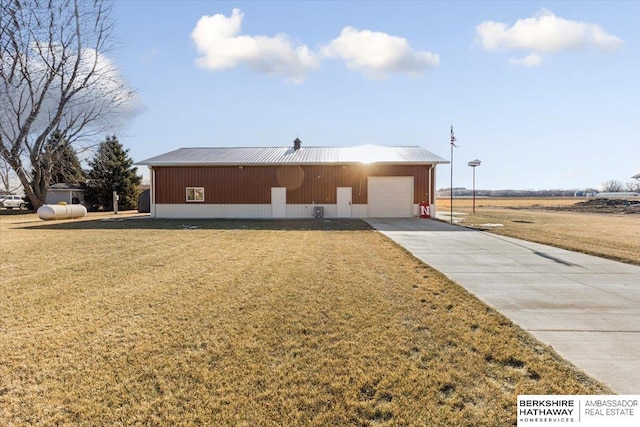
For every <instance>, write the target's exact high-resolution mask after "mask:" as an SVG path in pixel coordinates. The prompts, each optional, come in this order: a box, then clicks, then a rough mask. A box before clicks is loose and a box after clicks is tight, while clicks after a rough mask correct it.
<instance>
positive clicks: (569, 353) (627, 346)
mask: <svg viewBox="0 0 640 427" xmlns="http://www.w3.org/2000/svg"><path fill="white" fill-rule="evenodd" d="M367 222H368V223H369V224H371V226H373V227H374V228H376V229H377V230H379V231H380V232H381V233H383V234H385V235H386V236H388V237H389V238H391V239H392V240H394V241H395V242H397V243H398V244H399V245H401V246H403V247H404V248H406V249H407V250H409V251H410V252H411V253H412V254H413V255H415V256H416V257H417V258H419V259H421V260H422V261H424V262H425V263H426V264H428V265H430V266H432V267H433V268H435V269H437V270H438V271H440V272H442V273H443V274H445V275H446V276H447V277H449V278H450V279H451V280H453V281H455V282H457V283H458V284H459V285H461V286H462V287H464V288H465V289H467V290H468V291H469V292H471V293H473V294H475V295H476V296H477V297H478V298H480V299H481V300H482V301H484V302H485V303H486V304H488V305H490V306H492V307H493V308H495V309H496V310H498V311H500V312H501V313H502V314H504V315H505V316H507V317H509V318H510V319H511V320H512V321H513V322H514V323H517V324H518V325H519V326H520V327H522V328H523V329H525V330H527V331H528V332H530V333H531V334H533V335H534V336H535V337H536V338H537V339H539V340H540V341H542V342H544V343H546V344H549V345H551V346H552V347H553V348H554V350H555V351H556V352H558V353H559V354H560V355H561V356H562V357H564V358H565V359H567V360H569V361H571V362H572V363H573V364H574V365H575V366H577V367H578V368H580V369H582V370H583V371H584V372H586V373H587V374H589V375H590V376H592V377H593V378H596V379H598V380H599V381H601V382H603V383H604V384H606V385H608V386H609V387H610V388H611V389H612V390H613V391H615V392H617V393H619V394H640V267H638V266H633V265H629V264H624V263H620V262H616V261H610V260H607V259H603V258H598V257H594V256H590V255H584V254H581V253H577V252H571V251H566V250H563V249H558V248H554V247H551V246H545V245H540V244H536V243H531V242H527V241H524V240H519V239H513V238H509V237H503V236H498V235H495V234H491V233H485V232H481V231H475V230H470V229H467V228H463V227H458V226H452V225H450V224H447V223H443V222H439V221H433V220H427V219H369V220H367Z"/></svg>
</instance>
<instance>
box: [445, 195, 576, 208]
mask: <svg viewBox="0 0 640 427" xmlns="http://www.w3.org/2000/svg"><path fill="white" fill-rule="evenodd" d="M584 200H586V199H584V198H580V199H579V198H576V197H557V198H556V197H550V198H537V197H504V198H499V197H491V198H487V197H477V198H476V209H477V208H479V207H505V206H517V207H531V206H536V205H539V206H569V205H573V204H575V203H577V202H581V201H584ZM437 203H438V208H440V209H443V208H444V209H447V210H448V209H449V206H450V205H451V200H450V199H449V198H442V199H438V200H437ZM453 206H454V207H455V208H456V209H457V208H469V209H471V208H472V206H473V199H472V198H464V199H453Z"/></svg>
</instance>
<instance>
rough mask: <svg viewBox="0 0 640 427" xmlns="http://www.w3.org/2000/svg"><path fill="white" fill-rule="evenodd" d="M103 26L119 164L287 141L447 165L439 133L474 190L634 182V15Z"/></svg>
mask: <svg viewBox="0 0 640 427" xmlns="http://www.w3.org/2000/svg"><path fill="white" fill-rule="evenodd" d="M113 18H115V22H116V33H115V37H116V40H117V43H116V44H115V46H114V48H113V50H112V51H111V52H110V53H109V57H110V58H111V59H112V60H113V61H114V62H115V63H116V64H117V66H118V67H119V68H120V70H121V73H122V77H123V78H124V79H126V81H127V82H128V84H129V85H130V86H131V87H133V88H134V89H135V90H136V91H137V102H138V103H139V106H140V108H139V113H138V114H137V116H136V117H135V118H133V119H132V120H131V121H130V122H129V123H128V125H127V126H126V127H125V128H124V129H121V130H119V131H118V135H119V138H120V141H121V142H122V143H123V144H124V145H125V147H126V148H128V149H129V150H130V155H131V157H132V158H133V159H134V160H135V161H141V160H143V159H146V158H149V157H152V156H155V155H158V154H161V153H164V152H167V151H170V150H174V149H177V148H180V147H196V146H286V145H290V144H291V141H292V140H293V139H295V138H296V137H299V138H300V139H301V140H302V141H303V146H304V145H309V146H355V145H361V144H379V145H418V146H421V147H423V148H425V149H427V150H430V151H432V152H434V153H436V154H438V155H440V156H441V157H444V158H445V159H449V156H450V145H449V136H450V135H449V133H450V126H451V125H453V126H454V130H455V135H456V138H457V145H458V147H457V148H455V151H454V186H456V187H467V188H470V187H471V178H472V173H471V168H469V167H468V166H467V162H468V161H470V160H473V159H476V158H477V159H480V160H481V161H482V165H481V166H480V167H479V168H478V169H477V175H476V186H477V188H482V189H505V188H514V189H551V188H587V187H598V186H599V185H600V184H601V183H602V182H604V181H606V180H610V179H615V180H619V181H622V182H629V181H631V178H630V177H631V176H632V175H635V174H637V173H640V83H639V82H640V78H639V77H638V76H640V46H639V44H640V2H639V1H606V2H598V1H570V2H536V1H532V2H526V1H517V2H507V1H499V2H485V1H446V2H438V1H408V2H402V1H394V2H386V1H375V2H365V1H357V2H338V1H326V2H321V1H306V2H294V1H290V2H285V1H282V2H275V1H273V2H271V1H255V2H226V1H218V2H213V1H143V0H138V1H136V0H126V1H124V0H116V2H115V6H114V11H113ZM140 171H141V172H144V173H145V174H146V173H147V172H146V170H145V168H140ZM437 185H438V187H448V186H449V166H448V165H442V166H439V167H438V183H437Z"/></svg>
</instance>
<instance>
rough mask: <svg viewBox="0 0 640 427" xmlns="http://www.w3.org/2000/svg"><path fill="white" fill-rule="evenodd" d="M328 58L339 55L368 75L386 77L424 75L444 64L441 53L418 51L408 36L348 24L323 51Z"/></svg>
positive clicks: (352, 67) (350, 65)
mask: <svg viewBox="0 0 640 427" xmlns="http://www.w3.org/2000/svg"><path fill="white" fill-rule="evenodd" d="M321 53H322V55H323V56H324V57H329V58H339V59H342V60H344V61H345V62H346V63H347V67H349V68H351V69H354V70H359V71H362V72H363V73H364V74H365V76H367V77H369V78H374V79H382V78H385V77H387V76H388V75H389V74H391V73H407V74H411V75H418V74H422V73H423V72H425V71H426V70H427V69H429V68H433V67H437V66H438V65H439V64H440V58H439V56H438V55H436V54H434V53H431V52H426V51H415V50H413V49H412V48H411V46H410V45H409V42H408V41H407V39H405V38H402V37H396V36H391V35H389V34H386V33H382V32H377V31H375V32H374V31H370V30H357V29H355V28H353V27H345V28H343V30H342V31H341V32H340V36H339V37H338V38H335V39H333V40H331V42H329V44H328V45H326V46H324V47H323V48H322V50H321Z"/></svg>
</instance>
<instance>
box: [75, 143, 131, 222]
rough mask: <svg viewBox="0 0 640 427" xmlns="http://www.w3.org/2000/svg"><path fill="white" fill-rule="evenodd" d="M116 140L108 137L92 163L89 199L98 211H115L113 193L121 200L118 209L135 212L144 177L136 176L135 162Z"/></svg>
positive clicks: (88, 183) (93, 207)
mask: <svg viewBox="0 0 640 427" xmlns="http://www.w3.org/2000/svg"><path fill="white" fill-rule="evenodd" d="M128 153H129V150H125V149H124V147H123V146H122V144H120V142H119V141H118V138H116V136H115V135H114V136H112V137H107V139H106V140H105V141H104V142H101V143H100V146H99V147H98V151H97V152H96V155H95V157H94V158H93V159H92V160H90V161H89V167H90V169H89V172H88V173H87V184H86V190H87V197H86V199H87V200H88V201H89V202H90V203H91V206H90V208H92V209H94V210H99V209H103V210H106V211H108V210H112V209H113V192H114V191H115V192H117V193H118V196H119V197H120V200H119V201H118V209H121V210H129V209H135V208H136V207H137V205H138V193H139V185H140V181H141V180H142V177H140V176H138V175H137V174H136V173H137V171H138V168H136V167H133V160H131V158H130V157H129V155H128Z"/></svg>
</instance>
